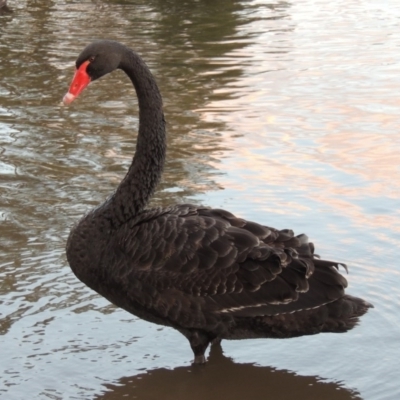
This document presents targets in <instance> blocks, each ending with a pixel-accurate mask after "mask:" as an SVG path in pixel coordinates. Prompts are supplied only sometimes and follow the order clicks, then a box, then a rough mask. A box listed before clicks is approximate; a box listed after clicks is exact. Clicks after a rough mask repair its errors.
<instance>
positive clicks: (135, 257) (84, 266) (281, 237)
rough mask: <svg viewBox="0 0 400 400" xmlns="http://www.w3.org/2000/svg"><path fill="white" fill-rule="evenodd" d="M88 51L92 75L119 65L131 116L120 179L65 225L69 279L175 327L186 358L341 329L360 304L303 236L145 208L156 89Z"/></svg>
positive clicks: (84, 57)
mask: <svg viewBox="0 0 400 400" xmlns="http://www.w3.org/2000/svg"><path fill="white" fill-rule="evenodd" d="M88 60H89V62H88V66H87V68H86V71H87V74H88V75H89V77H90V78H91V80H92V81H93V80H95V79H97V78H99V77H101V76H102V75H104V74H106V73H108V72H111V71H112V70H114V69H116V68H120V69H122V70H123V71H125V72H126V74H127V75H128V76H129V77H130V79H131V81H132V82H133V84H134V86H135V89H136V92H137V95H138V99H139V109H140V125H139V136H138V141H137V148H136V153H135V156H134V159H133V162H132V165H131V167H130V169H129V172H128V173H127V175H126V177H125V178H124V180H123V181H122V182H121V184H120V185H119V186H118V188H117V190H116V192H115V193H114V194H113V195H112V197H110V199H109V200H107V201H106V202H105V203H104V204H103V205H101V206H100V207H99V208H97V209H95V210H93V211H91V212H90V213H89V214H87V215H86V216H85V217H83V219H82V220H81V221H80V222H79V223H78V225H77V226H76V227H75V228H74V229H73V230H72V231H71V234H70V236H69V239H68V244H67V257H68V261H69V263H70V266H71V268H72V270H73V271H74V273H75V274H76V276H77V277H78V278H79V279H80V280H81V281H82V282H84V283H85V284H86V285H87V286H89V287H90V288H92V289H93V290H95V291H96V292H98V293H99V294H101V295H102V296H104V297H105V298H107V299H108V300H109V301H111V302H112V303H114V304H115V305H117V306H119V307H121V308H123V309H125V310H127V311H128V312H130V313H132V314H134V315H137V316H139V317H140V318H143V319H145V320H148V321H151V322H155V323H157V324H162V325H167V326H171V327H173V328H175V329H177V330H178V331H180V332H181V333H182V334H183V335H185V336H186V337H187V338H188V340H189V342H190V345H191V347H192V349H193V352H194V354H195V362H197V363H201V362H204V360H205V358H204V352H205V350H206V348H207V346H208V345H209V343H210V342H212V341H214V340H216V341H218V340H220V339H245V338H289V337H294V336H300V335H310V334H315V333H319V332H344V331H346V330H348V329H351V328H353V327H354V325H355V324H356V323H357V321H358V317H359V316H361V315H362V314H364V313H365V312H366V311H367V309H368V308H369V307H370V306H371V305H370V304H369V303H367V302H365V301H363V300H361V299H358V298H354V297H351V296H348V295H345V294H344V288H345V287H346V286H347V283H346V280H345V278H344V277H343V276H342V275H340V274H339V273H338V271H337V269H338V266H339V265H338V263H335V262H330V261H324V260H320V259H318V258H316V257H315V256H314V255H313V250H314V249H313V245H312V244H311V243H308V241H307V237H306V236H305V235H300V236H294V235H293V232H292V231H289V230H283V231H278V230H276V229H273V228H269V227H265V226H262V225H259V224H257V223H254V222H248V221H245V220H243V219H240V218H237V217H235V216H234V215H232V214H230V213H229V212H227V211H223V210H216V209H209V208H205V207H197V206H194V205H187V204H185V205H177V206H172V207H170V208H166V209H161V208H156V209H146V204H147V202H148V200H149V198H150V197H151V195H152V193H153V191H154V189H155V187H156V186H157V183H158V181H159V179H160V177H161V174H162V169H163V165H164V159H165V150H166V148H165V122H164V116H163V111H162V100H161V95H160V93H159V91H158V88H157V85H156V83H155V80H154V78H153V76H152V75H151V73H150V71H149V69H148V68H147V66H146V65H145V63H144V62H143V61H142V59H141V58H140V57H139V56H138V55H137V54H136V53H134V52H133V51H131V50H130V49H128V48H126V47H125V46H123V45H121V44H119V43H117V42H112V41H96V42H94V43H92V44H91V45H89V46H88V47H86V49H85V50H84V51H83V52H82V53H81V55H80V56H79V58H78V60H77V68H79V67H80V66H81V65H83V63H84V62H85V61H88Z"/></svg>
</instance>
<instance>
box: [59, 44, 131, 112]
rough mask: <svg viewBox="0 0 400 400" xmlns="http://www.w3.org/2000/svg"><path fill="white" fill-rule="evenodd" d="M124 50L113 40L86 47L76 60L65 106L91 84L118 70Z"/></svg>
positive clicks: (64, 99) (65, 97) (65, 98)
mask: <svg viewBox="0 0 400 400" xmlns="http://www.w3.org/2000/svg"><path fill="white" fill-rule="evenodd" d="M124 50H125V47H124V46H123V45H121V44H120V43H118V42H113V41H111V40H96V41H94V42H93V43H91V44H89V45H88V46H86V47H85V49H84V50H83V51H82V53H81V54H80V55H79V57H78V59H77V60H76V71H75V75H74V77H73V78H72V82H71V85H70V87H69V90H68V93H67V94H66V95H65V96H64V98H63V102H64V104H70V103H72V102H73V101H74V100H75V98H76V97H78V96H79V94H80V93H81V92H82V91H83V89H85V87H86V86H87V85H89V83H90V82H93V81H95V80H96V79H99V78H101V77H102V76H103V75H106V74H108V73H110V72H112V71H114V70H115V69H117V68H118V67H119V65H120V63H121V59H122V55H123V54H124Z"/></svg>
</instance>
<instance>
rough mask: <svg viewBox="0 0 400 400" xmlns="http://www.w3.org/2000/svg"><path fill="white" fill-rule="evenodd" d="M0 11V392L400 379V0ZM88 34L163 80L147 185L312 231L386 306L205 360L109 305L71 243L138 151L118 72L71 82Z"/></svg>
mask: <svg viewBox="0 0 400 400" xmlns="http://www.w3.org/2000/svg"><path fill="white" fill-rule="evenodd" d="M9 6H10V8H11V9H12V10H13V12H12V13H4V14H3V15H1V16H0V60H1V61H0V155H1V156H0V220H1V225H0V232H1V240H0V256H1V258H0V296H1V297H0V332H1V336H0V351H1V353H0V367H1V368H0V376H1V380H0V397H1V398H4V399H28V398H35V399H89V398H93V399H120V398H124V397H127V398H137V399H182V400H183V399H192V400H195V399H211V400H212V399H244V398H251V399H265V398H270V399H293V398H298V399H332V400H337V399H352V398H362V399H397V398H399V397H400V389H399V385H398V377H397V376H398V373H399V371H400V361H399V360H400V339H399V330H400V317H399V313H398V304H399V302H400V290H399V287H400V266H399V264H398V261H397V259H398V257H397V253H398V251H399V242H400V235H399V232H400V215H399V198H400V190H399V189H400V188H399V186H400V179H399V178H400V173H399V172H400V171H399V165H400V161H399V156H398V155H399V153H400V135H399V133H398V132H399V126H400V116H399V114H400V113H399V108H400V101H399V93H400V61H399V60H400V56H399V54H400V53H399V48H400V26H399V25H400V3H398V2H397V1H396V0H388V1H386V2H384V3H382V2H381V1H374V0H365V1H363V2H360V1H356V0H347V1H336V2H326V1H322V0H316V1H311V0H300V1H295V2H284V1H276V2H268V3H267V2H265V1H245V0H243V1H233V0H224V1H221V2H215V1H211V0H203V1H195V0H191V1H189V0H188V1H178V0H158V1H157V0H147V1H139V0H137V1H107V2H103V1H90V2H88V1H57V2H56V1H46V2H37V1H19V2H17V1H14V2H11V1H9ZM93 38H108V39H116V40H119V41H121V42H124V43H126V44H128V45H130V46H131V47H133V48H135V49H136V50H137V51H138V52H139V53H141V54H142V56H143V57H144V58H145V59H146V61H147V63H148V65H149V66H150V68H151V69H152V71H153V72H154V74H155V75H156V77H157V80H158V82H159V86H160V88H161V91H162V93H163V96H164V102H165V113H166V117H167V121H168V132H169V152H168V163H167V168H166V172H165V175H164V180H163V183H162V185H161V186H160V188H159V190H158V191H157V193H156V195H155V198H154V200H153V203H154V204H158V205H167V204H170V203H174V202H188V201H190V202H194V203H198V204H207V205H210V206H215V207H224V208H226V209H228V210H230V211H232V212H234V213H236V214H238V215H240V216H243V217H245V218H247V219H253V220H256V221H258V222H261V223H265V224H266V225H272V226H276V227H277V228H292V229H294V230H295V231H296V232H298V233H300V232H307V234H308V235H309V237H310V238H311V239H312V241H314V242H315V244H316V247H317V250H318V251H317V252H318V253H320V254H323V255H324V257H326V258H328V259H329V258H334V259H337V260H339V261H343V262H346V263H347V264H348V265H349V267H350V275H349V277H348V278H349V286H350V288H349V292H350V293H352V294H354V295H358V296H361V297H364V298H366V299H367V300H369V301H371V302H372V303H374V305H375V309H374V310H372V311H371V312H370V313H369V314H368V315H367V316H366V317H365V318H364V319H363V321H362V324H361V326H359V327H357V328H356V329H355V330H353V331H351V332H349V333H346V334H343V335H334V334H325V335H319V336H315V337H307V338H298V339H292V340H288V341H272V340H270V341H268V340H258V341H257V340H248V341H241V342H229V343H223V350H224V355H222V354H221V353H220V352H218V351H216V352H214V353H213V354H211V356H210V361H209V363H208V364H207V366H206V367H205V368H200V369H194V368H192V367H191V365H190V360H191V358H192V354H191V350H190V349H189V346H188V345H187V343H186V341H185V340H184V339H183V338H182V337H181V336H180V335H179V334H178V333H176V332H174V331H172V330H170V329H167V328H163V327H159V326H155V325H151V324H148V323H146V322H143V321H141V320H138V319H136V318H134V317H133V316H131V315H129V314H127V313H125V312H123V311H121V310H117V309H115V308H114V307H113V306H111V305H109V304H108V303H107V302H106V301H105V300H103V299H102V298H100V297H98V296H97V295H96V294H94V293H92V292H91V291H90V290H89V289H87V288H86V287H85V286H83V285H82V284H81V283H80V282H79V281H77V279H76V278H75V277H74V276H73V274H72V273H71V271H70V269H69V267H68V265H67V262H66V259H65V255H64V246H65V240H66V237H67V235H68V232H69V229H70V227H71V226H72V225H73V223H74V222H75V221H76V220H77V219H78V218H79V217H80V216H81V215H82V214H83V213H84V212H85V211H87V210H88V209H90V208H91V207H93V206H95V205H97V204H98V203H99V202H101V201H103V200H104V199H105V198H106V197H107V195H108V194H109V193H111V192H112V190H113V189H114V188H115V187H116V185H117V184H118V182H119V181H120V179H121V178H122V176H123V175H124V172H125V171H126V169H127V167H128V166H129V163H130V160H131V156H132V148H133V146H134V144H135V140H136V136H135V132H136V129H137V125H138V120H137V102H136V99H135V96H134V92H133V90H132V88H131V86H130V84H129V81H127V79H126V78H125V77H124V75H123V74H122V73H120V72H117V73H115V74H113V75H112V76H109V77H107V78H105V79H104V80H101V81H99V82H96V84H93V85H91V87H90V88H89V89H88V90H87V91H86V92H85V93H84V95H83V96H82V97H81V98H80V99H79V101H77V102H76V103H75V104H74V105H73V106H72V107H68V108H66V107H62V106H61V105H60V100H61V99H62V96H63V95H64V93H65V91H66V90H67V87H68V85H69V82H70V80H71V77H72V74H73V69H74V66H73V65H74V61H75V58H76V56H77V55H78V54H79V52H80V51H81V49H82V47H83V46H84V45H86V44H87V43H88V42H90V41H91V40H92V39H93Z"/></svg>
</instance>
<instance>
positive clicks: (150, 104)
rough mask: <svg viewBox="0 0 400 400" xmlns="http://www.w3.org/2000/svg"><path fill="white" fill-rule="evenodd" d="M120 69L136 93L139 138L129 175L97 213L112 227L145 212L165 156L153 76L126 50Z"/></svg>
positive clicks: (160, 108) (159, 102)
mask: <svg viewBox="0 0 400 400" xmlns="http://www.w3.org/2000/svg"><path fill="white" fill-rule="evenodd" d="M119 68H120V69H122V70H123V71H124V72H125V73H126V74H127V75H128V76H129V78H130V79H131V81H132V83H133V85H134V87H135V90H136V94H137V97H138V101H139V134H138V138H137V144H136V152H135V155H134V157H133V161H132V164H131V166H130V167H129V170H128V173H127V174H126V176H125V178H124V179H123V180H122V182H121V183H120V185H119V186H118V188H117V190H116V192H115V193H114V195H113V196H112V197H111V198H110V199H109V200H108V201H107V202H106V203H105V204H104V205H103V206H101V207H100V209H99V211H100V210H101V212H102V213H104V216H105V217H106V218H107V220H109V221H110V222H111V224H112V226H114V227H117V226H119V225H121V224H123V223H124V222H126V221H128V220H129V219H131V218H132V217H134V216H135V215H137V214H138V213H140V211H142V210H143V209H144V207H145V206H146V204H147V203H148V201H149V200H150V197H151V196H152V194H153V192H154V190H155V188H156V186H157V184H158V182H159V180H160V178H161V175H162V171H163V167H164V162H165V153H166V131H165V120H164V114H163V109H162V98H161V94H160V91H159V90H158V87H157V83H156V81H155V79H154V77H153V75H152V74H151V72H150V70H149V68H148V67H147V65H146V64H145V63H144V61H143V60H142V59H141V58H140V57H139V55H138V54H136V53H134V52H133V51H132V50H130V49H127V48H126V51H125V53H124V54H123V57H122V60H121V63H120V65H119ZM103 207H105V208H103Z"/></svg>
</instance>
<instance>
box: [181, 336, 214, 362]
mask: <svg viewBox="0 0 400 400" xmlns="http://www.w3.org/2000/svg"><path fill="white" fill-rule="evenodd" d="M187 338H188V339H189V343H190V347H191V348H192V350H193V353H194V360H193V364H204V363H205V362H206V357H205V356H204V353H205V352H206V350H207V347H208V345H209V344H210V339H209V338H208V336H207V335H205V334H204V333H201V332H199V331H192V332H190V335H188V336H187Z"/></svg>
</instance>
